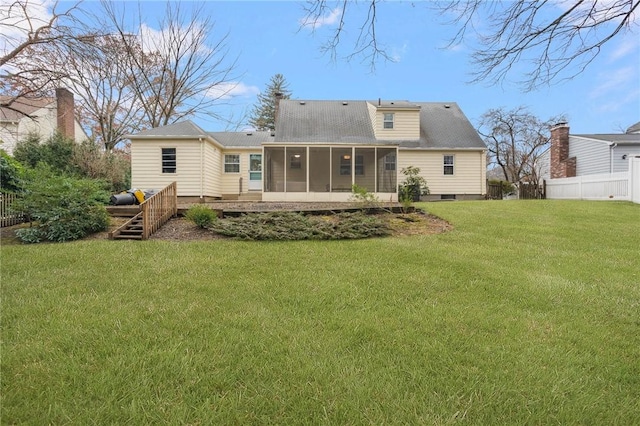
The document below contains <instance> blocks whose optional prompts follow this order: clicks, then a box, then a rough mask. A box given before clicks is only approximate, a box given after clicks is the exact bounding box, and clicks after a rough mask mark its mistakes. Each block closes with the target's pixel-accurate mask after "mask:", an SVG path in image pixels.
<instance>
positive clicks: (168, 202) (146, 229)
mask: <svg viewBox="0 0 640 426" xmlns="http://www.w3.org/2000/svg"><path fill="white" fill-rule="evenodd" d="M177 194H178V191H177V186H176V183H175V182H173V183H171V184H170V185H169V186H167V187H166V188H164V189H162V190H161V191H160V192H158V193H156V194H154V195H152V196H151V197H150V198H148V199H146V200H144V201H143V202H142V204H140V209H141V211H140V212H139V213H138V214H136V215H135V216H133V217H132V218H131V219H129V220H128V221H126V222H125V223H124V224H123V225H122V226H120V227H119V228H118V229H115V230H113V231H111V232H109V239H111V240H146V239H148V238H149V236H151V234H153V233H154V232H156V231H157V230H158V229H160V227H161V226H162V225H164V224H165V223H166V222H167V221H168V220H169V219H171V218H172V217H176V215H177V214H178V197H177Z"/></svg>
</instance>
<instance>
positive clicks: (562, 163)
mask: <svg viewBox="0 0 640 426" xmlns="http://www.w3.org/2000/svg"><path fill="white" fill-rule="evenodd" d="M634 156H640V123H636V124H634V125H633V126H631V127H629V129H627V132H626V133H607V134H580V135H572V134H569V126H568V124H567V123H558V124H556V125H555V126H553V127H552V128H551V147H550V148H549V149H548V150H547V151H546V152H544V153H543V154H542V155H541V156H540V158H539V159H538V168H539V176H540V178H541V179H559V178H566V177H575V176H585V175H594V174H602V173H617V172H626V171H628V170H629V158H631V157H634Z"/></svg>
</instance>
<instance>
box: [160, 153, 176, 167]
mask: <svg viewBox="0 0 640 426" xmlns="http://www.w3.org/2000/svg"><path fill="white" fill-rule="evenodd" d="M175 172H176V149H175V148H162V173H175Z"/></svg>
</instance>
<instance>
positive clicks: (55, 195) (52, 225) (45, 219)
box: [15, 165, 109, 243]
mask: <svg viewBox="0 0 640 426" xmlns="http://www.w3.org/2000/svg"><path fill="white" fill-rule="evenodd" d="M104 185H105V184H104V183H103V182H101V181H96V180H90V179H79V178H74V177H69V176H64V175H56V174H55V173H53V172H52V170H51V169H50V168H48V167H45V166H42V165H41V166H39V167H37V168H36V169H33V170H30V171H29V172H28V173H26V178H25V182H24V192H23V195H22V197H21V198H20V199H19V200H18V201H16V203H15V207H16V208H17V209H19V210H20V211H23V212H25V213H26V214H27V215H28V216H29V217H30V218H31V220H32V221H33V223H34V226H33V227H32V228H27V229H21V230H18V231H17V232H16V234H17V235H18V238H20V239H21V240H22V241H23V242H27V243H36V242H40V241H70V240H76V239H79V238H83V237H85V236H86V235H88V234H90V233H93V232H97V231H101V230H104V229H106V227H107V225H108V223H109V216H108V214H107V211H106V209H105V207H104V204H105V203H106V202H107V201H108V199H109V198H108V197H109V193H108V192H107V191H105V190H104Z"/></svg>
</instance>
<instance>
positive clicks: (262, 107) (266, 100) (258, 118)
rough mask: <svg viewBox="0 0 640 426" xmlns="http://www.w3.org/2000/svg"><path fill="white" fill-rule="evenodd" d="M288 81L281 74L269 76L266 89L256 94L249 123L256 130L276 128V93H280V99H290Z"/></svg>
mask: <svg viewBox="0 0 640 426" xmlns="http://www.w3.org/2000/svg"><path fill="white" fill-rule="evenodd" d="M288 86H289V83H287V81H286V80H285V78H284V76H283V75H282V74H276V75H274V76H273V77H271V81H270V82H269V85H268V86H267V88H266V90H265V91H264V92H262V93H260V94H259V95H258V100H257V102H256V104H255V105H254V107H253V111H252V112H251V117H249V124H250V125H251V126H253V127H254V128H255V129H256V130H261V131H267V130H275V128H276V93H282V99H290V98H291V91H290V90H289V89H288Z"/></svg>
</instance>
